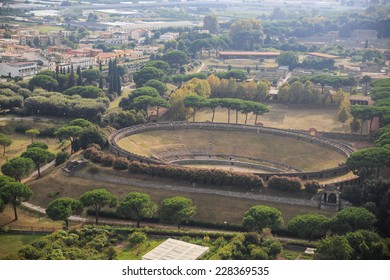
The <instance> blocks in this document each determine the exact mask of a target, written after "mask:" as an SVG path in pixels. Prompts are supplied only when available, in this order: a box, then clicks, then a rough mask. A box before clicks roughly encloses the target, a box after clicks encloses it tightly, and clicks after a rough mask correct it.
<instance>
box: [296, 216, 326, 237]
mask: <svg viewBox="0 0 390 280" xmlns="http://www.w3.org/2000/svg"><path fill="white" fill-rule="evenodd" d="M328 228H329V219H328V218H327V217H325V216H323V215H317V214H307V215H297V216H295V217H294V218H293V219H292V220H290V221H289V223H288V229H289V230H290V231H292V232H294V233H296V234H297V235H298V236H299V237H302V238H308V239H309V240H312V239H313V238H318V237H323V236H325V235H326V233H327V231H328Z"/></svg>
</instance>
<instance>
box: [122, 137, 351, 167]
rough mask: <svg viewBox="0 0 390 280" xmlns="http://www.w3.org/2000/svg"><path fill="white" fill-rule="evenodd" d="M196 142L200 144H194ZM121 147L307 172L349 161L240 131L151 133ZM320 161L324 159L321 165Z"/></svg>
mask: <svg viewBox="0 0 390 280" xmlns="http://www.w3.org/2000/svg"><path fill="white" fill-rule="evenodd" d="M194 139H196V141H193V140H194ZM118 145H119V146H121V147H122V148H124V149H126V150H129V151H131V152H133V153H137V154H141V155H143V156H150V155H151V154H154V155H157V156H158V155H163V153H164V152H166V151H167V149H170V150H171V149H181V150H183V149H185V150H188V151H206V150H205V149H206V148H211V150H212V153H215V154H226V155H241V156H247V157H257V158H263V159H268V160H274V161H278V162H284V163H287V164H289V165H291V166H295V167H298V168H301V169H303V170H307V171H314V170H321V169H326V168H331V167H335V166H337V165H338V164H339V163H342V162H344V161H345V158H344V157H343V156H342V155H341V154H339V153H337V152H335V151H332V150H330V149H327V148H324V147H322V146H319V145H315V144H311V143H308V142H304V141H299V140H295V139H290V138H284V137H279V136H272V135H261V134H255V133H242V132H237V131H210V130H195V129H189V130H176V131H150V132H146V133H140V134H136V135H132V136H129V137H126V138H123V139H121V140H120V141H118ZM318 159H321V160H320V161H319V160H318Z"/></svg>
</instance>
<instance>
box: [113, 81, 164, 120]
mask: <svg viewBox="0 0 390 280" xmlns="http://www.w3.org/2000/svg"><path fill="white" fill-rule="evenodd" d="M119 106H120V107H122V108H123V109H125V110H131V109H135V110H137V111H142V112H144V113H145V116H146V118H147V117H148V116H149V110H148V108H149V107H156V115H157V116H158V115H159V110H160V107H165V108H168V107H170V104H169V102H168V101H167V100H166V99H164V98H162V97H161V96H160V94H159V92H158V90H157V89H156V88H154V87H151V86H143V87H140V88H137V89H136V90H134V91H133V92H132V93H131V94H130V95H129V96H128V97H124V98H122V99H121V101H120V103H119Z"/></svg>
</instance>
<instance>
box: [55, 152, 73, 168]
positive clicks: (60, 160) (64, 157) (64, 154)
mask: <svg viewBox="0 0 390 280" xmlns="http://www.w3.org/2000/svg"><path fill="white" fill-rule="evenodd" d="M69 157H70V155H69V154H68V153H67V152H59V153H58V154H57V155H56V166H58V165H60V164H62V163H64V162H65V161H67V160H68V158H69Z"/></svg>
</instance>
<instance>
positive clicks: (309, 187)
mask: <svg viewBox="0 0 390 280" xmlns="http://www.w3.org/2000/svg"><path fill="white" fill-rule="evenodd" d="M320 188H321V185H320V183H319V182H318V181H306V182H305V190H306V191H307V192H308V193H317V191H318V190H319V189H320Z"/></svg>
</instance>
